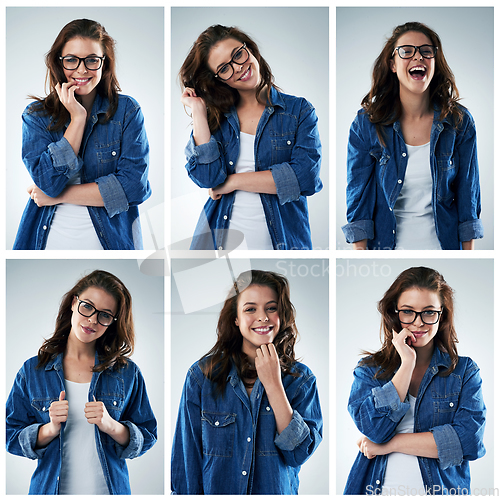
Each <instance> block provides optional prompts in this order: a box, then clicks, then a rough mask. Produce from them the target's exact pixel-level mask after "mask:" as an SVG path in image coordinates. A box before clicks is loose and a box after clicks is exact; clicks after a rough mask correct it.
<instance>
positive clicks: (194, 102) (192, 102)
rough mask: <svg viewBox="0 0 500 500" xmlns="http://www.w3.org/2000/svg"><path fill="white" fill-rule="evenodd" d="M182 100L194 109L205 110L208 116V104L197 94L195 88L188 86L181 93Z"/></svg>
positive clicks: (185, 104)
mask: <svg viewBox="0 0 500 500" xmlns="http://www.w3.org/2000/svg"><path fill="white" fill-rule="evenodd" d="M181 102H182V104H184V106H187V107H188V108H191V110H192V111H195V110H196V111H203V112H204V113H205V116H206V114H207V105H206V104H205V101H204V100H203V99H202V98H201V97H198V96H197V95H196V91H195V90H194V89H192V88H189V87H186V88H185V89H184V92H183V93H182V95H181Z"/></svg>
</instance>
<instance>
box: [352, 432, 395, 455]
mask: <svg viewBox="0 0 500 500" xmlns="http://www.w3.org/2000/svg"><path fill="white" fill-rule="evenodd" d="M389 442H390V441H389ZM356 444H357V445H358V448H359V451H360V452H361V453H363V455H364V456H365V457H366V458H369V459H370V460H371V459H372V458H375V457H376V456H378V455H387V454H388V453H391V451H390V449H389V446H388V444H389V443H384V444H376V443H374V442H373V441H370V440H369V439H368V438H367V437H366V436H361V437H360V438H359V439H358V440H357V441H356Z"/></svg>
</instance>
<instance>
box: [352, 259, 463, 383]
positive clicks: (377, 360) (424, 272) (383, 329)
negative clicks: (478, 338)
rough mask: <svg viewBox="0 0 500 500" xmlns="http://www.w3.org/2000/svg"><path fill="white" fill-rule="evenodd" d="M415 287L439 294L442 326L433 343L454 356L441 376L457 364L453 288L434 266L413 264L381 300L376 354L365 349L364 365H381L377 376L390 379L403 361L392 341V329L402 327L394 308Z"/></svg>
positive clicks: (440, 323) (445, 374)
mask: <svg viewBox="0 0 500 500" xmlns="http://www.w3.org/2000/svg"><path fill="white" fill-rule="evenodd" d="M412 288H418V289H420V290H429V291H431V292H434V293H437V294H438V296H439V299H440V301H441V309H442V311H443V312H442V314H441V317H440V319H439V327H438V331H437V333H436V336H435V337H434V343H435V345H436V346H437V347H438V348H439V349H441V350H442V351H446V352H447V353H448V354H449V356H450V358H451V363H450V366H449V367H448V369H447V370H446V371H444V372H443V373H441V375H442V376H447V375H449V374H450V373H451V372H452V371H453V370H454V369H455V367H456V366H457V363H458V351H457V346H456V344H457V343H458V338H457V334H456V331H455V325H454V321H453V310H454V307H453V300H454V299H453V290H452V288H451V287H450V285H448V283H446V281H445V279H444V278H443V276H442V275H441V274H440V273H438V272H437V271H435V270H434V269H430V268H428V267H411V268H410V269H406V271H403V272H402V273H401V274H400V275H399V276H398V277H397V278H396V280H395V281H394V283H393V284H392V285H391V286H390V288H389V290H387V292H385V294H384V296H383V297H382V300H380V301H379V303H378V311H379V312H380V314H381V315H382V322H381V326H380V340H381V342H382V348H381V349H380V350H379V351H377V352H375V353H370V352H367V351H364V352H363V354H364V355H367V356H368V357H367V358H364V359H362V360H361V362H360V364H361V365H370V366H378V367H379V370H378V371H377V373H376V374H375V377H376V378H381V379H388V378H391V377H392V376H393V374H394V371H395V370H396V369H397V368H398V367H399V365H400V364H401V358H400V356H399V354H398V352H397V351H396V348H395V347H394V345H393V343H392V330H395V329H401V328H402V327H401V323H400V322H399V318H398V315H397V313H396V312H395V311H396V309H397V305H398V300H399V297H400V296H401V294H402V293H403V292H405V291H406V290H410V289H412Z"/></svg>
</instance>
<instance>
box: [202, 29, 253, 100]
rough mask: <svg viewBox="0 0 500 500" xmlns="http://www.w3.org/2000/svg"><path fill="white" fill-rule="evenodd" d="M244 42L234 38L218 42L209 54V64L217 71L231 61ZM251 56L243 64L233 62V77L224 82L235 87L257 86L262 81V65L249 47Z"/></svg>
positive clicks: (247, 88)
mask: <svg viewBox="0 0 500 500" xmlns="http://www.w3.org/2000/svg"><path fill="white" fill-rule="evenodd" d="M242 45H243V44H242V43H241V42H240V41H238V40H235V39H234V38H226V39H225V40H222V41H220V42H218V43H216V44H215V45H214V46H213V47H212V48H211V49H210V52H209V54H208V61H207V62H208V66H209V68H210V69H211V70H212V71H213V72H214V74H215V73H217V71H219V69H220V68H221V67H222V66H224V64H227V63H229V61H231V59H232V57H233V56H234V54H235V53H236V52H237V50H238V49H240V48H241V47H242ZM246 50H247V51H248V54H249V57H248V59H247V60H246V61H245V62H244V63H243V64H236V63H232V67H233V70H234V73H233V75H232V76H231V78H230V79H229V80H227V81H225V82H224V83H227V84H228V85H229V86H230V87H232V88H233V89H236V90H238V91H240V90H243V91H244V90H250V89H254V88H255V87H257V85H258V84H259V82H260V66H259V62H258V61H257V59H255V57H254V56H253V54H252V53H251V52H250V50H249V49H248V48H247V49H246Z"/></svg>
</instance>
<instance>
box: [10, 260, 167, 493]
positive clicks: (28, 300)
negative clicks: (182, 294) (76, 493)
mask: <svg viewBox="0 0 500 500" xmlns="http://www.w3.org/2000/svg"><path fill="white" fill-rule="evenodd" d="M95 269H104V270H106V271H109V272H111V273H113V274H115V275H116V276H117V277H118V278H119V279H120V280H122V281H123V283H124V284H125V286H126V287H127V288H128V290H129V291H130V293H131V295H132V311H133V315H134V325H135V333H136V347H135V352H134V354H133V356H132V360H133V361H134V362H135V363H137V365H138V366H139V368H140V369H141V372H142V374H143V376H144V380H145V382H146V388H147V391H148V396H149V401H150V404H151V407H152V409H153V412H154V414H155V417H156V420H157V422H158V441H157V442H156V444H155V445H154V446H153V448H151V449H150V450H149V451H148V452H147V453H146V454H145V455H143V456H142V457H139V458H135V459H133V460H127V465H128V468H129V473H130V486H131V489H132V493H133V494H155V495H161V494H163V485H164V453H165V450H164V400H165V398H164V391H165V387H164V378H163V377H164V358H163V353H164V337H163V331H164V329H163V324H164V316H163V291H164V290H163V277H151V276H146V275H144V274H142V273H141V272H140V271H139V268H138V265H137V261H134V260H9V261H7V274H6V283H7V287H6V289H7V301H6V311H7V314H6V332H7V333H6V354H7V355H6V370H5V372H6V379H5V380H6V394H7V395H8V394H9V393H10V390H11V387H12V384H13V382H14V378H15V376H16V374H17V372H18V370H19V369H20V368H21V366H22V365H23V363H24V361H26V360H27V359H28V358H31V357H32V356H36V355H37V353H38V349H39V348H40V346H41V345H42V343H43V341H44V338H48V337H50V336H51V334H52V333H53V331H54V326H55V320H56V316H57V312H58V310H59V304H60V302H61V299H62V296H63V295H64V294H65V293H66V292H68V291H69V290H70V289H71V288H72V287H73V286H74V284H75V283H76V282H77V281H78V280H79V279H80V278H82V277H83V276H84V275H86V274H88V273H89V272H91V271H93V270H95ZM48 284H50V285H49V286H47V285H48ZM5 454H6V492H7V494H27V493H28V489H29V484H30V479H31V475H32V474H33V472H34V470H35V468H36V462H35V461H33V460H29V459H27V458H25V457H19V456H15V455H11V454H10V453H7V452H5Z"/></svg>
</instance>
